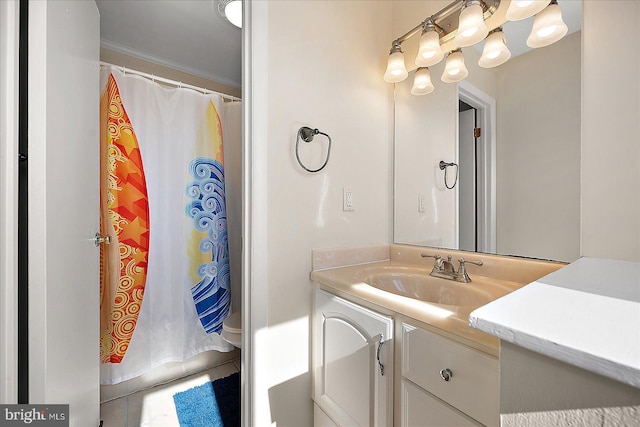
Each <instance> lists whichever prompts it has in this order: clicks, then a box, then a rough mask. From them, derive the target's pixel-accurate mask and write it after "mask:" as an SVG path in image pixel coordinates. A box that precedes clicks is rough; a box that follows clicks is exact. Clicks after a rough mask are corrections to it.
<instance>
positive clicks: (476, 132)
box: [473, 128, 481, 138]
mask: <svg viewBox="0 0 640 427" xmlns="http://www.w3.org/2000/svg"><path fill="white" fill-rule="evenodd" d="M480 133H481V128H475V129H473V137H474V138H480Z"/></svg>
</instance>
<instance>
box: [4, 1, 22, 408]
mask: <svg viewBox="0 0 640 427" xmlns="http://www.w3.org/2000/svg"><path fill="white" fill-rule="evenodd" d="M19 29H20V3H19V2H18V1H17V0H8V1H0V354H1V355H2V357H0V402H2V403H5V404H10V403H17V402H18V133H19V129H18V91H19V87H18V81H19V61H18V59H19V39H20V31H19Z"/></svg>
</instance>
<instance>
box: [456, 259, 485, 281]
mask: <svg viewBox="0 0 640 427" xmlns="http://www.w3.org/2000/svg"><path fill="white" fill-rule="evenodd" d="M458 262H459V263H460V267H458V275H459V276H460V277H462V281H463V282H464V283H469V282H470V281H471V278H470V277H469V275H468V274H467V269H466V268H465V267H464V265H465V264H467V263H469V264H474V265H482V264H483V263H482V261H469V260H466V259H464V258H460V259H458Z"/></svg>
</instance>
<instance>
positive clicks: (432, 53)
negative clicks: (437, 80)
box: [416, 30, 444, 67]
mask: <svg viewBox="0 0 640 427" xmlns="http://www.w3.org/2000/svg"><path fill="white" fill-rule="evenodd" d="M442 58H444V52H443V51H442V47H440V36H439V35H438V33H437V32H436V31H435V30H430V31H426V32H424V33H423V34H422V36H420V47H419V48H418V56H416V65H417V66H418V67H430V66H432V65H436V64H437V63H438V62H440V61H442Z"/></svg>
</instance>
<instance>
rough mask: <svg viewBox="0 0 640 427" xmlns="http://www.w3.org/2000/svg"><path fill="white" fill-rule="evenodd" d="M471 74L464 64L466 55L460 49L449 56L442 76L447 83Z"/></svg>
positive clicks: (457, 80)
mask: <svg viewBox="0 0 640 427" xmlns="http://www.w3.org/2000/svg"><path fill="white" fill-rule="evenodd" d="M468 75H469V70H467V67H466V66H465V65H464V55H463V54H462V52H461V51H460V50H455V51H453V52H451V53H450V54H449V55H448V56H447V61H446V62H445V66H444V72H443V73H442V77H441V78H440V79H441V80H442V81H443V82H445V83H455V82H459V81H460V80H462V79H464V78H465V77H467V76H468Z"/></svg>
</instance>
